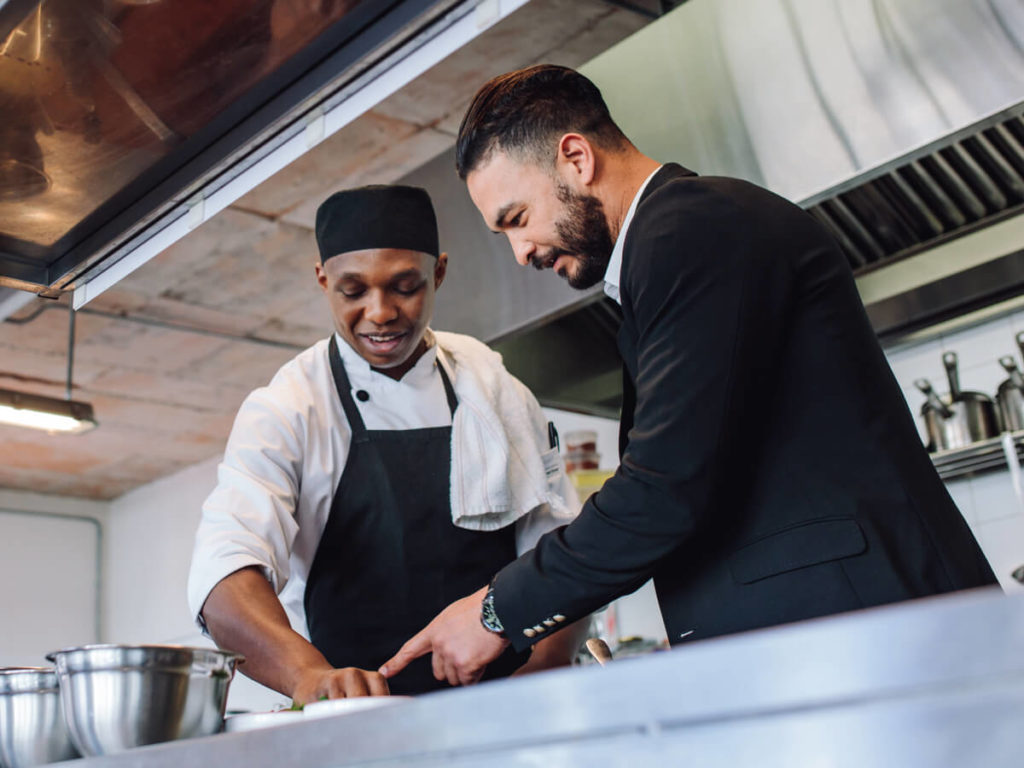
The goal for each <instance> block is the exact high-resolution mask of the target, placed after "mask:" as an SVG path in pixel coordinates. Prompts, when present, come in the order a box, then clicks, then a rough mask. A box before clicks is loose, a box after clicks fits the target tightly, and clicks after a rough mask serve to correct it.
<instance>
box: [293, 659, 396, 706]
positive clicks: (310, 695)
mask: <svg viewBox="0 0 1024 768" xmlns="http://www.w3.org/2000/svg"><path fill="white" fill-rule="evenodd" d="M389 693H390V691H389V690H388V681H387V680H385V679H384V676H383V675H381V674H380V673H379V672H371V671H370V670H368V669H358V668H357V667H345V668H344V669H333V668H331V669H314V670H310V671H308V672H303V673H302V674H301V675H300V676H299V678H298V680H297V681H296V683H295V688H294V689H293V690H292V700H294V701H295V702H296V703H297V704H309V703H310V702H313V701H319V700H321V699H346V698H353V697H355V696H387V695H388V694H389Z"/></svg>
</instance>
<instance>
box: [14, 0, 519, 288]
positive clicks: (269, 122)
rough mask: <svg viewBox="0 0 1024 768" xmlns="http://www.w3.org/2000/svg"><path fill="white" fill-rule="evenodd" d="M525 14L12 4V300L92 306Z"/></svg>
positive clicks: (252, 1)
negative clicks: (491, 30) (18, 292)
mask: <svg viewBox="0 0 1024 768" xmlns="http://www.w3.org/2000/svg"><path fill="white" fill-rule="evenodd" d="M525 2H526V0H503V1H502V2H500V3H498V2H488V3H476V2H473V1H472V0H322V1H321V2H315V3H313V2H305V1H304V0H298V1H297V0H149V1H148V2H145V3H139V2H104V1H103V0H8V2H0V113H2V115H3V118H2V120H0V287H8V288H16V289H22V290H29V291H32V292H34V293H38V294H40V295H43V296H51V297H54V296H56V295H58V294H59V293H61V292H64V291H69V290H74V291H75V305H76V306H80V305H81V304H83V303H84V302H86V301H88V300H89V299H90V298H92V296H94V295H95V294H96V293H97V292H98V291H100V290H102V289H103V288H104V287H105V286H106V285H109V284H111V283H112V282H114V281H115V280H116V279H118V278H119V277H120V276H123V275H124V274H127V272H129V271H131V269H133V268H134V267H136V266H138V265H140V264H141V263H143V262H144V261H146V260H147V259H148V258H151V257H152V256H154V255H156V254H157V253H159V252H160V251H162V250H163V249H165V248H166V247H167V246H168V245H170V244H171V243H173V242H174V241H175V240H177V239H178V238H180V237H182V236H183V235H184V234H186V233H187V232H189V231H190V230H192V229H194V228H195V227H197V226H199V224H201V223H203V222H204V221H206V220H207V219H209V218H210V217H211V216H213V215H215V214H216V213H217V212H219V211H220V210H222V209H223V208H224V207H226V206H227V205H228V204H230V203H232V202H234V200H235V199H237V198H238V197H240V196H241V195H242V194H244V193H245V192H247V191H249V190H250V189H252V188H253V187H254V186H256V185H257V184H258V183H259V182H261V181H263V180H264V179H266V178H268V177H269V176H270V175H272V174H273V173H274V172H276V171H277V170H279V169H280V168H281V167H283V166H284V165H285V164H287V163H288V162H291V161H292V160H294V159H295V158H297V157H298V156H299V155H301V154H302V153H304V152H306V151H307V150H308V149H310V148H311V147H313V146H315V145H316V144H318V143H319V142H320V141H322V140H323V139H324V138H325V137H326V136H329V135H331V134H332V133H333V132H335V131H336V130H338V129H339V128H340V127H341V126H343V125H345V124H346V123H348V122H350V121H351V120H353V119H355V118H356V117H358V116H359V115H360V114H362V113H363V112H365V111H366V110H368V109H369V108H370V107H372V106H374V104H376V103H377V102H378V101H380V100H381V99H383V98H385V97H386V96H388V95H389V94H391V93H393V92H394V91H396V90H397V89H398V88H400V87H401V86H402V85H404V84H405V83H407V82H409V81H410V80H412V79H413V78H414V77H416V76H417V75H418V74H420V73H422V72H423V71H425V70H426V69H427V68H429V67H431V66H433V64H435V63H436V62H437V61H438V60H440V59H442V58H444V56H446V55H448V54H449V53H451V52H452V51H453V50H456V49H458V48H459V47H460V46H462V45H463V44H465V42H467V41H468V40H470V39H472V38H473V37H475V36H476V35H477V34H479V33H480V32H481V31H483V30H485V29H486V28H488V27H489V26H491V25H493V24H494V23H496V22H497V21H500V20H501V19H502V18H503V17H504V16H506V15H508V14H509V13H511V12H513V11H514V10H515V9H516V8H518V7H519V6H521V5H523V4H524V3H525Z"/></svg>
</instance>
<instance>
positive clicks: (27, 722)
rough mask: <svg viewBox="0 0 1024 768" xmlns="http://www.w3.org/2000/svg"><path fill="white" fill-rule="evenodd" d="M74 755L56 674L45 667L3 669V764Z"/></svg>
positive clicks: (13, 766) (20, 765)
mask: <svg viewBox="0 0 1024 768" xmlns="http://www.w3.org/2000/svg"><path fill="white" fill-rule="evenodd" d="M75 757H78V752H77V750H76V749H75V748H74V746H72V744H71V739H70V738H69V737H68V731H67V727H66V726H65V725H64V713H63V711H62V709H61V702H60V690H59V689H58V687H57V675H56V673H55V672H54V671H53V670H52V669H44V668H42V667H21V668H6V669H5V668H0V765H3V766H7V768H24V766H29V765H43V764H44V763H56V762H58V761H60V760H71V759H73V758H75Z"/></svg>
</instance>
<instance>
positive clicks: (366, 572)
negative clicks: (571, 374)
mask: <svg viewBox="0 0 1024 768" xmlns="http://www.w3.org/2000/svg"><path fill="white" fill-rule="evenodd" d="M316 238H317V243H318V246H319V249H320V258H321V263H319V264H317V265H316V276H317V281H318V283H319V285H320V287H321V289H322V290H323V292H324V295H325V296H326V298H327V300H328V303H329V305H330V308H331V312H332V314H333V316H334V322H335V326H336V333H334V334H332V335H331V336H330V338H328V339H324V340H323V341H321V342H318V343H317V344H315V345H314V346H312V347H310V348H309V349H307V350H305V351H304V352H302V353H301V354H299V355H298V356H297V357H295V358H294V359H293V360H291V361H290V362H288V363H287V364H285V365H284V366H283V367H282V368H281V369H280V370H279V371H278V373H277V374H276V375H275V376H274V378H273V380H272V381H271V382H270V383H269V384H268V385H267V386H266V387H261V388H260V389H257V390H255V391H254V392H253V393H251V394H250V395H249V397H248V398H246V400H245V402H244V403H243V405H242V407H241V408H240V409H239V413H238V416H237V417H236V420H235V425H234V427H233V429H232V432H231V436H230V438H229V440H228V444H227V448H226V451H225V456H224V460H223V462H222V463H221V465H220V467H219V470H218V484H217V487H216V488H215V490H214V491H213V493H212V494H211V495H210V496H209V498H208V499H207V500H206V502H205V503H204V505H203V514H202V520H201V522H200V526H199V530H198V532H197V536H196V547H195V552H194V555H193V561H192V570H191V573H190V576H189V602H190V606H191V608H192V611H193V613H194V615H195V617H196V620H197V621H198V622H199V624H200V626H203V627H204V628H205V629H207V630H208V631H209V633H210V634H211V635H212V636H213V638H214V639H215V640H216V641H217V642H218V644H220V645H221V646H223V647H228V648H231V649H233V650H236V651H240V652H242V653H244V654H245V656H246V663H245V667H244V670H243V671H244V672H245V673H246V674H247V675H248V676H249V677H252V678H253V679H255V680H257V681H259V682H261V683H263V684H265V685H268V686H270V687H271V688H274V689H276V690H278V691H280V692H282V693H285V694H287V695H289V696H291V697H292V698H293V699H295V700H296V701H298V702H303V703H304V702H308V701H315V700H317V699H319V698H323V697H325V696H326V697H329V698H335V697H343V696H360V695H368V694H369V695H373V694H385V693H388V691H389V687H390V692H392V693H422V692H426V691H430V690H435V689H437V688H441V687H446V685H447V684H446V683H444V682H440V681H442V680H444V678H446V677H447V674H446V671H445V670H437V669H432V667H431V661H430V660H429V659H423V660H422V663H420V664H417V665H413V666H411V667H410V668H409V669H407V670H406V671H405V672H403V673H402V674H401V675H399V676H397V677H395V678H394V679H392V680H390V681H385V680H384V678H383V677H381V676H380V675H379V674H378V673H377V672H376V671H375V670H376V669H377V668H378V667H379V666H380V665H381V663H383V662H384V661H385V660H386V659H388V658H389V657H390V656H391V655H392V654H393V653H394V652H395V651H397V649H398V648H399V647H400V646H401V645H402V643H403V642H404V641H405V640H406V639H407V638H408V637H410V636H411V635H412V634H414V633H415V632H416V631H417V630H418V629H419V628H420V627H421V626H422V625H423V624H424V623H426V621H427V620H429V619H430V618H431V617H432V616H434V615H435V614H436V613H437V612H438V611H440V610H441V609H442V608H443V607H444V606H445V605H447V604H448V603H450V602H451V601H452V600H454V599H457V598H459V597H462V596H464V595H466V594H469V593H471V592H473V591H475V590H477V589H479V588H480V587H481V586H482V585H486V584H487V583H488V582H489V580H490V579H491V577H492V576H493V574H494V573H495V572H496V571H497V570H498V569H500V568H501V567H502V566H504V565H506V564H507V563H509V562H511V561H512V560H514V559H515V558H516V557H517V555H518V554H519V553H521V552H523V551H526V550H528V549H530V548H531V547H532V546H533V543H534V542H535V541H536V539H537V538H538V537H539V536H540V535H541V534H542V533H544V532H546V531H548V530H551V529H553V528H555V527H557V526H559V525H564V524H565V523H566V522H568V520H569V519H571V517H572V516H573V515H574V514H575V512H576V511H577V508H578V502H577V501H576V497H575V494H574V492H573V490H572V487H571V485H570V484H569V483H568V482H567V480H566V479H565V473H564V471H562V469H563V468H562V466H561V464H560V460H559V458H558V455H557V450H553V449H552V447H551V446H550V444H549V442H548V440H549V438H548V433H547V430H546V426H547V423H546V421H545V420H544V417H543V414H542V412H541V410H540V407H539V405H538V404H537V402H536V400H535V399H534V398H533V397H532V395H530V394H529V392H528V390H526V388H525V387H523V386H522V384H520V383H519V382H518V381H517V380H515V379H514V378H512V377H511V376H510V375H509V374H508V372H507V371H505V370H504V368H503V367H502V366H501V363H500V358H499V357H498V356H497V355H496V354H495V353H493V352H491V351H490V350H488V349H487V348H486V347H485V346H484V345H482V344H481V343H480V342H477V341H475V340H473V339H470V338H469V337H465V336H460V335H458V334H442V333H437V334H435V333H433V332H432V331H431V330H430V328H429V327H428V323H429V322H430V318H431V314H432V311H433V305H434V299H435V292H436V290H437V288H438V287H439V286H440V285H441V283H442V282H443V280H444V277H445V271H446V269H447V262H448V259H447V254H444V253H440V252H439V248H438V236H437V224H436V220H435V217H434V211H433V207H432V206H431V202H430V199H429V197H428V196H427V193H426V192H425V191H424V190H422V189H417V188H413V187H402V186H373V187H364V188H360V189H353V190H346V191H343V192H339V193H337V194H335V195H333V196H331V197H330V198H328V199H327V200H326V201H325V202H324V203H323V204H322V205H321V206H320V208H319V210H318V211H317V219H316ZM453 382H454V383H453ZM463 398H465V399H466V401H467V404H468V406H470V407H468V408H466V409H463V412H462V413H461V414H459V417H458V418H456V414H457V408H458V405H459V403H460V401H462V400H463ZM492 404H494V416H495V418H492V419H489V421H488V423H490V424H494V423H504V424H508V433H507V434H504V435H498V437H497V438H496V439H497V441H498V442H497V443H496V447H495V448H493V449H488V451H487V454H488V455H487V456H481V457H478V458H479V461H477V460H476V459H475V458H474V456H473V454H472V449H471V447H466V445H469V444H476V443H486V439H484V438H480V437H479V436H480V435H485V434H490V433H493V432H494V430H493V429H483V430H479V425H477V427H476V428H477V429H478V433H474V434H475V435H476V436H475V437H473V438H472V439H470V438H466V439H464V440H463V441H462V443H463V444H462V445H460V437H461V435H462V433H466V434H468V433H470V432H472V431H473V430H474V428H475V427H474V419H475V418H477V417H479V415H480V414H481V413H487V412H489V408H491V405H492ZM503 419H504V421H503ZM477 420H479V419H477ZM453 424H457V425H459V426H458V427H457V428H455V431H454V432H453ZM499 432H500V430H499ZM453 445H454V449H455V453H454V454H453ZM508 446H512V447H511V448H508ZM503 451H504V453H503ZM505 454H507V455H508V456H514V457H515V459H514V460H513V459H509V460H508V463H509V465H510V467H511V465H512V464H516V466H515V467H513V468H512V469H510V470H509V471H508V472H505V467H504V465H500V466H496V465H494V464H493V461H494V459H493V458H492V457H493V456H499V457H500V456H502V455H505ZM489 462H492V463H491V466H489V467H486V468H484V469H483V470H481V471H478V465H479V467H483V466H484V465H487V464H488V463H489ZM531 468H532V469H531ZM513 470H514V471H513ZM484 476H486V478H489V480H487V479H485V478H484ZM531 476H539V478H540V479H539V481H536V482H534V481H533V480H531ZM495 477H497V478H499V479H498V480H497V481H495V480H494V478H495ZM505 478H508V479H507V484H508V486H509V487H502V483H503V482H505ZM487 482H491V484H492V485H491V487H490V488H487V487H486V483H487ZM495 482H497V487H495V486H494V483H495ZM538 488H539V490H538ZM453 489H455V490H453ZM476 489H484V490H482V491H480V492H478V491H477V490H476ZM485 497H486V498H485ZM494 498H500V499H502V501H501V502H499V503H497V504H493V505H491V506H489V503H490V502H489V500H491V499H494ZM582 629H583V628H582V627H581V626H575V627H572V628H570V629H568V630H566V631H562V632H560V633H558V634H555V635H552V636H551V638H549V639H548V640H547V641H545V643H543V644H539V645H538V646H537V647H536V648H535V650H534V651H533V655H532V657H529V656H526V655H523V654H515V653H512V652H509V653H508V654H505V655H504V656H502V657H501V658H499V659H497V660H496V661H495V662H494V663H492V664H491V665H490V667H489V669H488V677H500V676H504V675H508V674H511V673H512V672H514V671H516V670H517V669H520V668H522V669H523V670H531V669H540V668H544V667H547V666H556V665H560V664H565V663H568V662H569V660H570V659H571V656H572V654H573V653H574V652H575V650H576V648H577V647H578V643H579V640H580V639H581V637H580V635H581V631H582ZM528 659H529V661H527V660H528ZM524 664H525V666H524Z"/></svg>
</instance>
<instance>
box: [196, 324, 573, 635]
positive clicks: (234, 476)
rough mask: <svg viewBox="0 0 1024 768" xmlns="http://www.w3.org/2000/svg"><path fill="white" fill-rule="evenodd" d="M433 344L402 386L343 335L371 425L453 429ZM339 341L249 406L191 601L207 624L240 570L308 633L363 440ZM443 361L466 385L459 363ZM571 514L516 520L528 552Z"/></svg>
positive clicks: (206, 522) (220, 485) (209, 522)
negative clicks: (341, 490)
mask: <svg viewBox="0 0 1024 768" xmlns="http://www.w3.org/2000/svg"><path fill="white" fill-rule="evenodd" d="M426 338H427V340H428V343H429V344H430V346H429V348H428V349H427V351H426V352H425V353H424V354H423V356H422V357H421V358H420V359H419V360H417V361H416V364H415V365H414V366H413V367H412V369H410V370H409V371H408V372H407V373H406V374H405V375H404V376H403V377H402V378H401V380H399V381H396V380H394V379H392V378H390V377H388V376H385V375H384V374H381V373H378V372H376V371H374V370H372V369H371V368H370V365H369V363H367V362H366V361H365V360H364V359H363V358H361V357H360V356H359V355H358V354H357V353H356V352H355V351H354V350H353V349H352V348H351V347H350V346H349V345H348V344H347V343H346V342H345V341H344V340H343V339H342V338H341V337H340V336H337V340H338V351H339V353H340V355H341V359H342V362H343V363H344V365H345V372H346V373H347V374H348V378H349V383H350V384H351V387H352V392H353V395H355V393H356V392H358V391H359V390H362V391H364V392H366V393H367V394H368V395H369V399H367V400H366V401H362V400H359V399H358V398H355V397H353V402H355V404H356V407H357V408H358V409H359V413H360V415H361V416H362V418H363V421H364V423H365V425H366V428H367V429H369V430H392V429H394V430H405V429H419V428H423V427H442V426H449V425H450V424H451V423H452V416H451V411H450V409H449V407H448V400H447V398H446V396H445V391H444V385H443V383H442V381H441V377H440V375H439V374H438V372H437V364H438V348H437V346H436V344H434V339H433V334H432V333H431V332H430V331H429V330H428V331H427V336H426ZM329 340H330V339H329V338H328V339H323V340H322V341H319V342H317V343H316V344H315V345H313V346H312V347H310V348H309V349H307V350H305V351H304V352H301V353H300V354H299V355H298V356H296V357H295V358H293V359H292V360H291V361H289V362H288V363H286V364H285V365H284V366H282V368H281V369H280V370H279V371H278V372H277V373H276V374H275V375H274V378H273V379H272V380H271V382H270V383H269V384H268V385H267V386H265V387H261V388H259V389H257V390H255V391H253V392H252V393H251V394H250V395H249V396H248V397H247V398H246V399H245V401H244V402H243V403H242V406H241V407H240V408H239V411H238V415H237V416H236V418H235V423H234V426H233V428H232V430H231V435H230V437H229V438H228V444H227V447H226V449H225V454H224V459H223V461H222V462H221V464H220V466H219V467H218V470H217V486H216V488H215V489H214V491H213V492H212V493H211V494H210V496H209V497H208V498H207V500H206V502H205V503H204V504H203V512H202V518H201V520H200V524H199V530H198V532H197V534H196V544H195V549H194V552H193V556H192V567H191V571H190V573H189V584H188V598H189V606H190V608H191V610H192V614H193V616H194V617H195V618H196V621H197V622H198V623H199V625H200V626H201V627H202V626H203V624H202V620H201V617H200V611H201V610H202V607H203V603H204V602H205V601H206V598H207V596H208V595H209V593H210V591H211V590H212V589H213V587H214V586H216V584H217V583H218V582H219V581H220V580H221V579H223V578H224V577H225V576H228V575H230V574H231V573H234V572H235V571H237V570H239V569H240V568H244V567H246V566H258V567H260V568H261V569H262V570H263V572H264V573H265V575H266V576H267V578H268V579H269V581H270V583H271V584H272V585H273V587H274V589H275V591H276V592H277V593H278V595H279V597H280V599H281V602H282V604H283V605H284V607H285V611H286V613H287V614H288V618H289V620H290V621H291V624H292V627H293V629H295V630H296V631H297V632H299V633H300V634H302V635H303V636H306V637H308V631H307V628H306V620H305V611H304V609H303V598H304V595H305V589H306V577H307V575H308V573H309V569H310V567H311V565H312V563H313V558H314V556H315V555H316V550H317V547H318V545H319V543H320V537H321V535H322V533H323V530H324V526H325V525H326V523H327V517H328V515H329V513H330V510H331V502H332V500H333V497H334V492H335V490H336V489H337V487H338V484H339V482H340V481H341V475H342V472H343V471H344V469H345V462H346V460H347V457H348V449H349V444H350V441H351V430H350V428H349V425H348V420H347V419H346V418H345V413H344V410H343V408H342V405H341V401H340V399H339V397H338V394H337V391H336V388H335V384H334V378H333V377H332V375H331V368H330V362H329V358H328V342H329ZM441 357H445V355H444V353H442V355H441ZM443 364H444V365H445V368H446V371H447V372H448V374H449V377H451V378H454V377H452V364H451V361H450V360H447V359H445V360H443ZM533 402H534V404H535V405H536V401H533ZM536 407H537V409H538V411H539V405H537V406H536ZM554 482H556V483H560V484H561V487H562V489H564V491H565V494H564V496H563V498H571V499H572V500H573V501H575V498H576V497H575V491H574V490H573V489H572V487H571V485H570V484H569V480H568V478H567V477H566V476H565V473H564V472H563V473H561V477H558V478H555V481H554ZM572 511H573V513H575V512H577V511H578V509H576V508H573V510H572ZM570 519H571V517H569V518H566V516H565V513H564V512H563V513H561V514H559V513H557V512H554V511H552V510H551V509H550V508H548V507H547V505H545V506H544V507H541V508H538V509H536V510H534V511H533V512H530V513H529V514H527V515H525V516H524V517H522V518H520V519H519V520H517V521H516V544H517V550H518V551H519V553H520V554H521V553H522V552H525V551H527V550H529V549H531V548H532V547H533V546H534V544H535V543H536V541H537V539H538V538H539V537H540V536H541V535H542V534H544V533H546V532H547V531H549V530H552V529H553V528H556V527H558V526H560V525H565V524H566V523H567V522H569V520H570ZM497 568H498V566H497V565H496V567H495V570H497Z"/></svg>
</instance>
